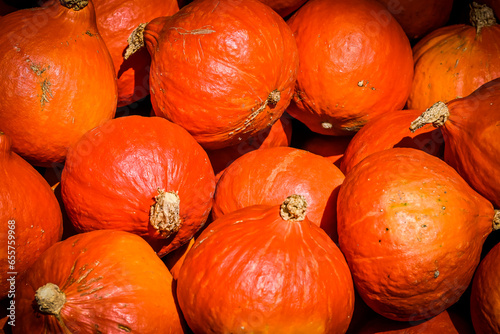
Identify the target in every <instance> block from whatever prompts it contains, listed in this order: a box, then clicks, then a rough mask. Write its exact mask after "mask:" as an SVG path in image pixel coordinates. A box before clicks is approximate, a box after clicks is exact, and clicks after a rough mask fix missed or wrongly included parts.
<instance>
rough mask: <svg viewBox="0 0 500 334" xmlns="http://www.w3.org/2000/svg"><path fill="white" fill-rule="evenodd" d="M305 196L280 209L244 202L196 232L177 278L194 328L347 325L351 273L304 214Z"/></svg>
mask: <svg viewBox="0 0 500 334" xmlns="http://www.w3.org/2000/svg"><path fill="white" fill-rule="evenodd" d="M303 200H304V198H303V197H301V196H297V195H294V196H290V197H288V198H287V199H286V200H284V202H283V205H282V206H281V210H280V205H272V206H269V205H257V206H252V207H246V208H243V209H241V210H238V211H235V212H232V213H229V214H227V215H225V216H223V217H221V218H219V219H218V220H215V221H214V222H213V223H211V224H210V225H209V226H208V227H207V228H206V229H205V230H204V231H203V232H202V233H201V235H200V236H199V237H198V238H197V239H196V241H195V244H194V245H193V247H192V248H191V250H190V251H189V253H188V254H187V256H186V258H185V260H184V263H183V265H182V267H181V269H180V272H179V279H178V281H177V282H178V285H177V297H178V301H179V306H180V308H181V310H182V313H183V314H184V316H185V318H186V322H187V323H188V325H189V327H190V328H191V329H192V330H193V332H195V333H207V332H213V333H238V332H246V333H276V334H279V333H292V332H294V333H311V334H312V333H345V331H346V330H347V328H348V326H349V323H350V321H351V316H352V313H353V307H354V289H353V284H352V278H351V275H350V273H349V269H348V267H347V264H346V262H345V259H344V257H343V255H342V253H341V252H340V250H339V249H338V247H337V246H336V244H335V243H334V242H333V241H332V240H331V239H330V238H329V237H328V236H327V235H326V233H325V232H324V231H322V230H321V229H320V228H318V227H317V226H316V225H315V224H313V223H312V222H311V221H310V220H309V219H307V208H306V207H305V206H304V203H305V202H304V201H303ZM304 214H305V215H306V217H305V218H304V217H303V215H304Z"/></svg>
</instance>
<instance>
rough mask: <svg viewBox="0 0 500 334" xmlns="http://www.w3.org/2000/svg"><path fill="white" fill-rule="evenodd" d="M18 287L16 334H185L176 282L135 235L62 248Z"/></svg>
mask: <svg viewBox="0 0 500 334" xmlns="http://www.w3.org/2000/svg"><path fill="white" fill-rule="evenodd" d="M17 287H18V291H17V295H16V310H17V312H16V316H17V318H16V326H15V327H13V328H12V330H13V333H14V334H17V333H20V334H26V333H32V334H38V333H40V334H41V333H128V332H131V333H145V334H147V333H151V334H153V333H172V334H173V333H183V330H182V327H181V321H180V316H179V313H178V312H177V308H176V304H175V300H174V296H173V292H172V276H171V275H170V273H169V272H168V270H167V268H166V267H165V265H164V264H163V262H162V261H161V260H160V259H159V258H158V256H156V254H155V252H154V251H153V249H152V248H151V247H150V246H149V245H148V243H147V242H146V241H144V240H143V239H142V238H140V237H138V236H137V235H134V234H132V233H128V232H123V231H111V230H102V231H93V232H88V233H81V234H78V235H75V236H72V237H70V238H68V239H66V240H64V241H61V242H58V243H56V244H55V245H53V246H52V247H51V248H49V249H48V250H47V251H46V252H44V253H43V254H42V256H40V258H39V259H38V260H37V261H36V262H35V263H34V265H33V266H32V267H31V268H30V269H29V270H28V272H27V273H26V276H25V277H24V278H23V279H22V280H21V281H19V282H18V286H17Z"/></svg>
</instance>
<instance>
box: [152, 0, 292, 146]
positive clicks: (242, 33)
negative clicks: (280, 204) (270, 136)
mask: <svg viewBox="0 0 500 334" xmlns="http://www.w3.org/2000/svg"><path fill="white" fill-rule="evenodd" d="M143 29H144V31H143V36H144V43H145V44H146V46H147V48H148V50H149V53H150V54H151V59H152V60H151V71H150V91H151V101H152V104H153V109H154V112H155V114H156V115H158V116H161V117H165V118H167V119H169V120H171V121H172V122H174V123H177V124H179V125H181V126H182V127H184V128H185V129H186V130H188V132H189V133H191V134H192V135H193V137H194V138H195V139H196V140H197V141H198V142H199V143H200V144H201V145H202V146H203V147H204V148H207V149H219V148H223V147H227V146H231V145H237V144H238V143H240V142H242V141H244V140H246V139H248V138H249V137H251V136H255V135H256V134H258V133H259V131H262V130H264V129H266V128H268V127H270V126H272V125H273V124H274V123H275V122H276V121H277V120H278V119H279V118H280V117H281V115H282V114H283V112H284V111H285V109H286V108H287V106H288V105H289V103H290V100H291V98H292V94H293V87H294V84H295V79H296V76H297V69H298V55H297V46H296V44H295V40H294V38H293V35H292V33H291V31H290V28H289V27H288V26H287V25H286V23H285V21H284V20H283V18H282V17H281V16H279V15H278V14H277V13H276V12H275V11H273V10H272V9H271V8H270V7H269V6H267V5H265V4H263V3H261V2H260V1H258V0H247V1H244V2H239V1H236V2H235V1H233V0H196V1H193V2H192V3H190V4H188V5H186V6H185V7H183V8H182V9H181V10H179V11H178V12H177V13H176V14H175V15H172V16H170V17H159V18H157V19H154V20H153V21H151V22H149V23H148V24H147V25H146V26H145V28H143Z"/></svg>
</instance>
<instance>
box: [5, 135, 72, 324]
mask: <svg viewBox="0 0 500 334" xmlns="http://www.w3.org/2000/svg"><path fill="white" fill-rule="evenodd" d="M0 222H2V224H1V229H0V251H1V252H2V254H3V256H2V257H1V260H0V270H1V274H0V277H1V281H0V299H3V298H5V297H7V296H8V295H10V294H12V293H13V295H14V296H15V294H16V291H15V290H16V287H15V282H16V275H17V277H20V276H22V275H23V274H24V272H25V271H26V270H27V269H28V268H29V267H30V266H31V265H32V264H33V262H35V260H36V259H37V258H38V257H39V256H40V255H41V254H42V253H43V252H44V251H45V250H46V249H47V248H49V247H50V246H52V245H53V244H54V243H56V242H57V241H59V240H60V239H61V235H62V227H63V225H62V214H61V210H60V209H59V203H58V202H57V199H56V197H55V195H54V193H53V192H52V190H51V189H50V186H49V185H48V183H47V182H46V181H45V180H44V179H43V177H42V176H41V175H40V173H38V171H36V170H35V169H34V168H33V167H32V166H31V165H30V164H29V163H28V162H26V161H25V160H24V159H22V158H21V157H20V156H19V155H17V154H16V153H14V152H12V150H11V140H10V138H9V136H7V135H6V134H4V133H2V132H0ZM12 277H14V280H12V279H11V278H12ZM7 279H10V280H7ZM11 282H12V283H14V285H11ZM12 289H13V290H14V291H12ZM9 298H10V299H12V298H13V297H12V295H11V297H9ZM14 317H15V314H14ZM14 320H15V319H14Z"/></svg>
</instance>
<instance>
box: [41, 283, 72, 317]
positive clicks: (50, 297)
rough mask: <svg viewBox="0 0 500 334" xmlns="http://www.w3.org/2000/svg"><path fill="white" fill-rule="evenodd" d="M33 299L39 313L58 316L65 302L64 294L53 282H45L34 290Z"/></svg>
mask: <svg viewBox="0 0 500 334" xmlns="http://www.w3.org/2000/svg"><path fill="white" fill-rule="evenodd" d="M35 300H36V302H37V304H38V309H39V311H40V312H41V313H44V314H50V315H55V316H59V313H61V309H62V308H63V306H64V304H65V303H66V295H65V294H64V292H62V291H61V290H60V289H59V287H58V286H57V285H56V284H54V283H47V284H45V285H44V286H41V287H40V288H38V290H36V293H35Z"/></svg>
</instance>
